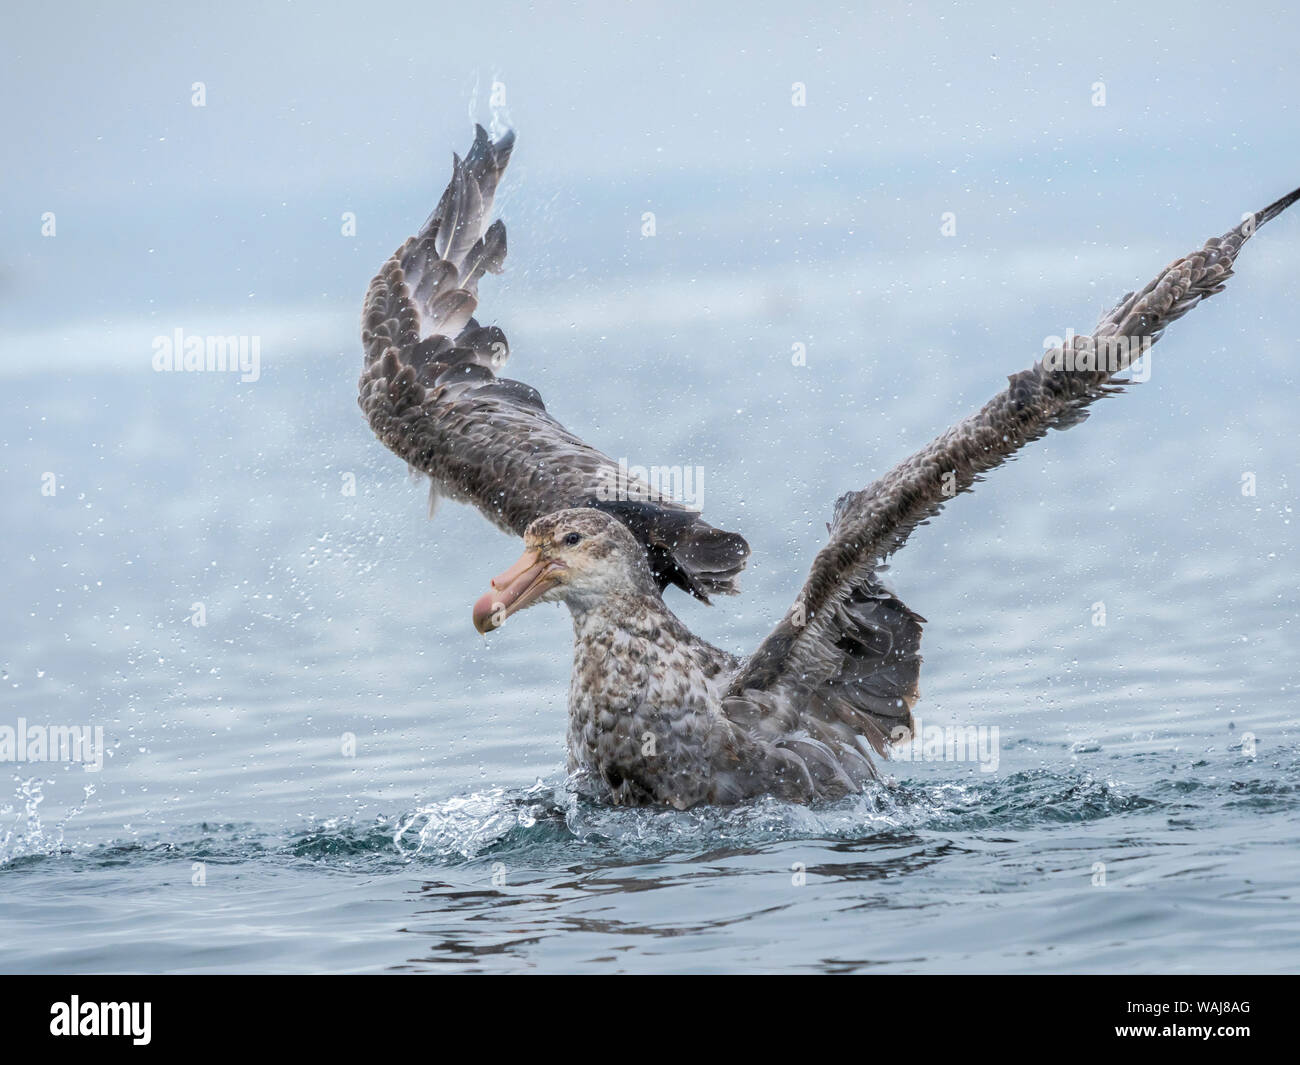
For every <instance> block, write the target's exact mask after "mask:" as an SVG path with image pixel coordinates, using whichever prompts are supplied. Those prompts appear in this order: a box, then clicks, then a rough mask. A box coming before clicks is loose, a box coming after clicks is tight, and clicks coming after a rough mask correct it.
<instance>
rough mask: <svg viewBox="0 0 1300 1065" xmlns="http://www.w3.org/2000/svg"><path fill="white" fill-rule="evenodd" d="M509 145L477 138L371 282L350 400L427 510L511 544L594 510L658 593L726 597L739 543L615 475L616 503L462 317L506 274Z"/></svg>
mask: <svg viewBox="0 0 1300 1065" xmlns="http://www.w3.org/2000/svg"><path fill="white" fill-rule="evenodd" d="M513 147H514V135H513V134H511V133H508V134H506V136H504V137H503V138H502V139H501V140H499V141H497V142H496V143H495V144H494V143H492V141H490V140H489V139H488V136H487V134H486V133H485V132H484V130H483V128H482V127H481V126H480V127H478V128H477V131H476V135H475V138H474V145H473V147H472V148H471V149H470V151H469V153H468V154H467V155H466V156H465V158H464V159H463V160H462V159H460V158H459V157H456V159H455V162H454V164H453V168H452V178H451V182H450V184H449V185H448V186H447V190H446V191H445V192H444V193H443V194H442V198H441V199H440V200H439V202H438V206H437V208H436V209H435V210H434V212H433V214H432V215H430V216H429V219H428V221H427V222H425V224H424V226H423V228H422V229H421V230H420V232H419V233H417V234H416V235H415V236H414V237H411V238H410V239H409V240H407V241H406V242H405V243H404V244H403V245H402V246H401V247H400V248H398V250H397V251H396V252H395V253H394V254H393V256H392V257H391V258H390V259H389V260H388V261H387V262H386V263H385V264H384V265H383V267H382V268H381V269H380V271H379V273H378V274H376V275H375V278H374V280H373V281H371V283H370V289H369V291H368V292H367V294H366V302H365V310H364V313H363V317H362V334H361V336H362V342H363V344H364V345H365V363H364V366H363V368H362V371H361V380H360V383H359V395H358V399H357V402H358V403H359V404H360V406H361V409H362V411H363V412H364V413H365V415H366V419H367V421H368V422H369V423H370V427H371V428H372V429H373V430H374V432H375V435H376V436H378V437H379V439H380V440H381V441H383V443H384V444H385V445H386V446H387V447H388V448H389V449H390V450H391V451H393V452H394V453H395V454H397V455H399V456H400V457H401V458H403V459H405V460H406V462H407V463H409V464H410V465H411V467H412V468H414V469H418V470H420V471H421V472H423V473H426V474H428V476H429V478H430V481H431V493H432V494H431V501H432V500H433V499H435V498H436V497H439V496H446V497H447V498H450V499H454V500H458V501H460V502H465V503H470V504H472V505H474V506H475V507H477V508H478V509H479V510H480V511H481V512H482V513H483V514H484V515H485V516H486V517H487V518H488V519H489V520H491V521H492V522H494V523H495V524H496V525H497V526H499V527H500V528H502V529H504V530H506V531H508V532H513V533H516V534H520V535H521V534H522V533H523V531H524V529H525V528H526V527H527V526H528V524H529V523H530V522H531V521H533V520H534V519H535V518H539V517H541V516H542V515H544V514H549V513H552V512H553V511H556V510H563V509H566V508H568V507H577V506H598V507H602V508H603V509H607V510H609V511H610V512H611V513H613V514H614V515H615V516H616V517H618V518H619V519H620V520H622V521H623V522H624V523H625V524H627V525H628V527H629V528H631V529H632V531H633V532H634V533H635V534H636V536H637V537H638V539H640V540H641V542H642V544H644V545H645V547H646V552H647V556H648V557H649V559H650V563H651V568H652V569H653V570H654V572H655V574H656V576H657V578H658V580H659V582H660V587H661V589H662V588H663V587H664V586H666V585H667V584H676V585H677V586H678V587H681V588H683V589H685V590H686V591H688V592H690V593H691V594H693V595H695V596H696V597H697V598H700V599H703V600H704V601H705V602H707V601H708V596H709V595H711V594H714V593H731V592H735V591H736V590H737V587H736V578H737V576H738V574H739V573H740V571H741V569H742V568H743V567H744V565H745V560H746V558H747V557H748V555H749V545H748V544H747V543H746V542H745V540H744V538H743V537H741V536H738V535H737V534H735V533H728V532H723V531H722V530H719V529H715V528H713V526H711V525H709V524H708V523H706V522H704V521H703V520H701V519H700V517H699V516H698V514H697V513H696V512H695V511H693V510H691V509H689V508H687V507H685V506H682V505H681V504H679V503H676V502H674V501H672V500H669V499H662V498H656V499H651V498H650V486H648V485H644V484H642V483H641V482H633V484H631V485H627V481H626V476H625V477H624V480H623V485H624V486H625V487H626V488H628V489H629V491H627V492H626V494H627V495H629V496H631V497H632V498H630V499H625V500H620V499H618V498H617V496H616V495H615V494H614V493H612V492H611V487H617V486H618V485H619V481H618V475H619V466H618V464H617V463H615V462H614V461H613V460H611V459H610V458H608V457H607V456H605V455H603V454H602V453H601V452H599V451H597V450H596V449H595V448H593V447H590V446H589V445H587V444H585V443H583V442H582V441H581V440H580V439H578V437H576V436H574V435H573V434H572V433H570V432H569V431H568V430H567V429H565V428H564V426H562V425H561V424H560V423H559V422H557V421H556V420H555V419H554V418H552V417H551V416H550V415H549V414H548V413H547V411H546V407H545V405H544V404H543V402H542V399H541V396H539V395H538V394H537V392H536V391H535V390H534V389H532V388H530V387H529V386H528V385H525V384H523V383H521V382H519V381H512V380H509V379H507V378H501V377H498V376H497V371H498V370H499V369H500V368H501V367H502V365H504V363H505V361H506V359H507V358H508V357H509V353H510V349H509V345H508V343H507V341H506V337H505V334H504V333H503V332H502V331H501V330H500V329H498V328H497V327H496V326H481V325H480V324H479V323H478V321H477V320H476V319H475V318H474V317H473V315H474V311H475V309H476V308H477V305H478V283H479V281H480V280H481V278H482V277H483V275H484V273H500V272H501V270H502V268H503V266H504V263H505V255H506V231H505V226H504V224H503V223H501V222H500V221H497V222H493V223H492V224H491V225H487V220H488V217H489V216H490V214H491V210H492V201H493V197H494V195H495V192H496V188H497V185H498V183H499V182H500V180H501V175H502V173H503V172H504V170H505V167H506V163H507V162H508V161H509V158H510V153H511V151H512V149H513Z"/></svg>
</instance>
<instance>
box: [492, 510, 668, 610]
mask: <svg viewBox="0 0 1300 1065" xmlns="http://www.w3.org/2000/svg"><path fill="white" fill-rule="evenodd" d="M628 593H633V594H638V593H639V594H656V593H657V587H656V585H655V582H654V578H653V577H651V575H650V567H649V565H648V564H647V562H646V558H645V551H644V550H643V548H642V547H641V545H640V544H639V543H638V542H637V539H636V537H634V536H633V535H632V534H631V533H630V532H629V531H628V529H627V526H625V525H624V524H623V523H622V522H620V521H619V520H618V519H617V518H612V517H610V516H609V515H608V514H604V513H602V512H601V511H599V510H592V509H589V508H586V507H581V508H575V509H573V510H560V511H556V512H555V513H554V514H547V515H546V516H545V517H542V518H538V519H537V520H536V521H534V522H533V523H532V524H531V525H529V526H528V528H527V529H525V530H524V553H523V556H522V557H521V558H520V559H519V561H518V562H516V563H515V564H514V565H513V566H511V567H510V568H509V569H508V570H506V571H505V572H504V573H502V574H500V575H499V576H497V577H494V578H492V591H490V592H488V593H487V594H486V595H484V596H483V597H482V598H480V599H479V601H478V602H477V603H475V604H474V627H475V628H476V629H478V631H479V632H484V633H486V632H491V631H492V630H493V629H495V628H499V627H500V626H501V624H502V623H503V622H504V621H505V620H506V618H508V617H509V616H510V615H511V614H515V613H517V612H518V611H520V610H523V609H524V608H525V607H530V606H532V605H533V604H534V603H554V602H560V601H562V602H565V603H568V604H569V606H570V607H574V608H578V609H590V607H591V606H593V605H594V604H595V603H596V602H597V601H599V600H601V599H604V598H607V597H609V596H612V595H626V594H628Z"/></svg>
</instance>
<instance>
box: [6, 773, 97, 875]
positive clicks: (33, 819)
mask: <svg viewBox="0 0 1300 1065" xmlns="http://www.w3.org/2000/svg"><path fill="white" fill-rule="evenodd" d="M82 791H83V795H82V800H81V803H80V804H79V805H77V806H75V807H73V808H72V809H71V810H69V811H68V813H67V816H66V817H64V819H63V820H62V821H61V822H60V823H59V824H57V825H54V826H51V827H48V828H47V827H46V826H44V825H42V823H41V803H43V802H44V801H45V794H44V792H43V790H42V788H41V780H40V778H39V777H29V778H27V779H26V780H23V779H20V780H19V781H18V802H19V803H20V804H21V806H22V809H21V811H20V810H19V808H18V806H17V805H15V804H14V803H9V804H7V805H5V806H3V807H0V818H2V819H4V820H5V821H8V820H9V819H10V818H15V819H16V820H15V823H14V824H12V825H10V827H8V828H6V829H5V833H4V836H3V837H0V867H3V866H6V865H9V864H11V863H12V862H16V861H18V860H19V859H22V858H32V857H49V856H52V855H56V854H61V853H63V852H64V850H65V849H66V848H65V845H64V831H65V829H66V828H67V826H68V822H70V821H71V820H72V819H73V818H74V817H76V816H77V815H78V814H80V813H81V812H82V811H84V810H85V809H86V805H87V804H88V803H89V802H90V798H91V796H92V795H94V794H95V785H93V784H87V785H85V787H84V788H83V789H82Z"/></svg>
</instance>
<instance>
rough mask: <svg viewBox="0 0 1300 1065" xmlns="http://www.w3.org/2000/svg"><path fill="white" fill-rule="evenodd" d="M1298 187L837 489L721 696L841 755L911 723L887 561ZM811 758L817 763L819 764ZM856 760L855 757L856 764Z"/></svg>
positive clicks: (1170, 316) (1143, 344) (1127, 354)
mask: <svg viewBox="0 0 1300 1065" xmlns="http://www.w3.org/2000/svg"><path fill="white" fill-rule="evenodd" d="M1297 199H1300V189H1297V190H1296V191H1295V192H1292V193H1291V194H1290V195H1289V196H1285V197H1283V198H1282V199H1280V200H1278V201H1277V202H1276V203H1274V204H1272V205H1271V206H1269V207H1266V208H1265V209H1264V210H1262V211H1259V212H1257V213H1256V214H1254V215H1252V216H1250V217H1249V218H1248V219H1246V221H1244V222H1243V223H1242V224H1241V225H1240V226H1238V227H1237V228H1235V229H1233V230H1230V231H1229V232H1228V233H1226V234H1224V235H1223V236H1222V237H1213V238H1211V239H1210V240H1208V241H1207V242H1206V244H1205V246H1204V247H1203V248H1201V249H1200V250H1199V251H1195V252H1192V253H1191V254H1190V255H1186V256H1184V257H1183V258H1181V259H1178V260H1176V261H1175V262H1173V263H1171V264H1170V265H1169V266H1167V267H1166V268H1165V269H1164V270H1163V271H1161V273H1160V275H1159V276H1158V277H1157V278H1156V279H1155V280H1154V281H1152V282H1151V283H1150V284H1149V285H1147V287H1146V288H1144V289H1143V290H1142V291H1141V292H1137V293H1132V292H1130V293H1129V294H1128V295H1126V296H1125V297H1124V298H1123V299H1122V300H1121V301H1120V302H1119V304H1118V305H1117V306H1116V307H1115V308H1114V309H1113V310H1111V311H1110V312H1109V313H1108V314H1106V315H1105V316H1104V317H1103V318H1102V320H1101V322H1100V323H1099V324H1098V326H1097V330H1096V332H1095V333H1094V334H1093V336H1092V337H1076V338H1073V341H1072V343H1071V345H1070V347H1069V349H1068V350H1063V349H1061V348H1058V349H1056V350H1054V351H1051V352H1049V353H1048V354H1047V356H1046V357H1045V358H1044V359H1043V361H1042V362H1040V363H1036V364H1035V365H1034V366H1032V367H1031V368H1030V369H1028V370H1025V371H1023V372H1021V373H1018V374H1015V375H1014V376H1012V377H1010V378H1009V379H1008V380H1009V382H1010V383H1009V385H1008V387H1007V389H1006V390H1005V391H1004V392H1001V393H999V394H998V395H997V396H995V397H994V398H993V399H992V400H990V401H989V402H988V403H987V404H985V406H984V407H983V408H982V409H981V410H979V411H977V412H976V413H975V414H972V415H971V416H970V417H968V418H966V419H965V420H963V421H961V422H958V423H957V424H956V425H954V426H953V427H952V428H951V429H949V430H948V431H947V432H946V433H944V434H943V435H942V436H940V437H938V438H937V439H936V440H934V441H933V442H931V443H930V444H929V445H928V446H927V447H925V448H923V449H922V450H920V451H918V452H917V453H916V454H914V455H912V456H911V457H910V458H908V459H905V460H904V461H903V462H901V463H899V464H898V465H897V466H895V467H894V468H893V469H892V470H890V471H889V472H888V473H887V474H885V476H883V477H881V478H880V479H879V480H878V481H876V482H875V483H874V484H872V485H870V486H869V487H868V488H866V489H864V490H863V491H860V492H850V493H848V494H847V495H844V496H842V497H841V498H840V499H839V501H838V502H837V503H836V504H835V512H834V516H833V518H832V521H831V523H830V525H829V527H828V528H829V532H830V539H829V542H828V543H827V544H826V546H825V547H824V548H822V550H821V552H820V553H819V554H818V555H817V558H816V559H815V560H814V562H813V565H812V571H811V572H810V573H809V575H808V580H807V581H806V582H805V584H804V586H803V589H802V591H801V592H800V593H799V598H798V600H797V601H796V602H795V605H794V607H793V608H792V609H791V611H790V613H789V614H788V615H787V616H786V617H785V618H784V619H783V620H782V621H781V623H780V624H779V625H778V626H777V627H776V629H775V630H774V631H773V632H772V633H771V634H770V635H769V636H768V637H767V639H766V640H764V641H763V643H762V645H761V646H760V647H759V648H758V650H757V651H756V652H755V653H754V654H753V655H752V656H751V657H750V658H749V659H747V660H746V662H745V663H744V664H743V665H742V667H741V668H740V670H739V671H738V672H737V674H736V676H735V678H734V680H733V682H732V684H731V686H730V688H729V691H728V694H727V696H726V698H725V699H724V707H726V710H727V713H728V715H729V716H730V717H731V718H732V719H733V720H736V721H738V722H743V723H744V724H745V726H746V727H747V728H749V729H751V730H755V731H757V732H758V733H759V734H760V735H762V734H767V735H770V736H772V737H774V738H775V737H779V736H782V735H787V736H788V735H791V734H793V735H796V736H803V737H804V740H803V742H804V744H805V746H808V745H809V744H812V745H816V744H823V743H824V744H826V745H828V746H830V747H832V748H834V749H835V751H836V753H837V754H839V753H841V752H842V751H844V750H848V751H849V752H850V753H853V752H856V751H857V750H858V748H857V745H856V738H858V737H861V738H863V739H865V740H866V741H867V742H868V743H870V745H871V746H872V747H873V748H875V750H876V751H878V752H880V753H881V754H884V753H886V749H887V746H888V744H889V742H890V741H891V740H897V739H902V738H906V736H908V735H910V734H911V731H912V706H913V704H914V703H915V702H916V699H917V695H918V691H917V678H918V676H919V674H920V668H921V654H920V642H921V623H922V622H923V621H924V619H923V618H922V617H920V616H919V615H918V614H916V613H914V612H913V611H911V610H909V609H908V608H907V607H906V606H904V605H903V604H902V603H901V602H900V601H899V600H898V599H897V598H896V597H895V596H893V595H892V594H891V593H889V592H888V591H886V590H885V589H884V588H883V587H882V586H881V583H880V569H881V567H882V565H883V564H884V562H885V560H886V559H887V558H888V557H889V556H890V555H891V554H893V553H894V552H895V551H897V550H898V549H899V548H900V547H902V546H903V544H904V542H905V541H906V540H907V538H908V536H909V535H910V534H911V532H912V530H913V529H915V528H916V527H917V526H918V525H920V524H923V523H924V522H926V521H928V520H929V519H930V518H932V517H934V515H935V514H937V513H938V512H939V510H940V509H941V508H942V507H943V505H944V504H945V503H946V502H948V501H949V500H950V499H951V498H952V497H953V496H955V495H956V494H957V493H959V492H966V491H969V490H970V489H971V488H972V487H973V486H974V485H975V484H976V483H977V482H978V481H980V480H981V479H982V475H983V474H985V473H987V472H988V471H990V470H992V469H994V468H996V467H997V466H1000V465H1002V463H1004V462H1006V461H1007V460H1009V459H1010V458H1012V456H1014V455H1015V453H1016V452H1017V451H1019V450H1020V449H1021V448H1022V447H1024V446H1025V445H1026V444H1028V443H1029V442H1030V441H1033V440H1037V439H1038V438H1039V437H1041V436H1043V435H1044V434H1045V433H1046V432H1047V431H1048V430H1049V429H1066V428H1069V427H1070V426H1072V425H1077V424H1078V423H1079V422H1081V421H1083V420H1084V419H1085V418H1086V417H1087V416H1088V411H1087V409H1086V408H1087V407H1088V405H1089V404H1091V403H1092V402H1094V401H1095V400H1097V399H1100V398H1101V397H1103V396H1107V395H1112V394H1115V393H1117V392H1120V391H1122V389H1123V384H1124V381H1123V380H1121V379H1117V378H1116V374H1117V373H1120V372H1122V371H1124V370H1126V369H1127V368H1128V366H1129V364H1130V363H1131V362H1132V361H1134V360H1135V359H1136V358H1137V357H1138V355H1140V354H1141V353H1142V352H1143V351H1144V350H1146V348H1148V347H1149V346H1150V345H1151V344H1152V343H1154V342H1155V341H1156V340H1158V339H1159V338H1160V336H1161V334H1162V333H1163V332H1164V330H1165V327H1166V326H1168V325H1169V324H1170V323H1171V322H1174V321H1176V320H1177V319H1179V318H1181V317H1182V316H1183V315H1184V314H1186V313H1187V312H1188V311H1190V310H1191V309H1192V308H1193V307H1195V306H1196V305H1197V304H1198V303H1200V302H1201V300H1203V299H1206V298H1208V297H1209V296H1212V295H1214V294H1215V293H1216V292H1221V291H1222V290H1223V287H1224V284H1225V282H1226V281H1227V280H1228V278H1229V277H1231V276H1232V269H1233V264H1234V262H1235V261H1236V258H1237V255H1238V253H1239V252H1240V251H1241V249H1242V246H1243V245H1244V244H1245V243H1246V241H1247V240H1249V239H1250V237H1251V235H1252V234H1253V233H1254V232H1255V230H1257V229H1258V228H1259V227H1260V226H1261V225H1263V224H1264V223H1265V222H1267V221H1269V220H1270V219H1272V218H1274V217H1276V216H1277V215H1278V214H1280V213H1281V212H1282V211H1283V210H1285V209H1286V208H1287V207H1289V206H1290V205H1291V204H1292V203H1294V202H1295V201H1296V200H1297ZM900 730H901V731H900ZM786 745H787V746H788V744H786ZM800 753H801V754H804V755H805V761H808V759H807V757H806V755H807V753H808V752H807V751H801V752H800ZM814 753H815V751H814ZM822 761H824V760H822ZM840 762H841V765H844V764H845V762H844V759H843V758H841V759H840ZM808 764H809V767H810V769H813V770H814V771H816V769H817V766H818V764H820V763H818V762H817V761H816V760H813V761H809V762H808ZM854 765H856V761H855V760H853V759H852V758H850V759H849V760H848V763H847V766H848V768H849V769H850V771H851V770H852V767H853V766H854ZM827 771H828V772H833V771H834V767H833V766H832V768H831V769H830V770H827Z"/></svg>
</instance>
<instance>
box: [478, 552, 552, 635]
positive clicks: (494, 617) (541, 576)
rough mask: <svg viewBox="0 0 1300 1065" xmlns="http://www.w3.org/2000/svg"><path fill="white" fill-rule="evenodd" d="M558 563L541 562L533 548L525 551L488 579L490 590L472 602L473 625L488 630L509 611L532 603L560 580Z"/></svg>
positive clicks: (510, 612) (497, 625)
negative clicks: (514, 561) (490, 584)
mask: <svg viewBox="0 0 1300 1065" xmlns="http://www.w3.org/2000/svg"><path fill="white" fill-rule="evenodd" d="M563 569H564V564H563V563H562V562H556V561H550V562H547V561H544V560H543V559H542V557H541V555H540V554H539V553H538V552H537V551H525V552H524V553H523V555H522V556H521V557H520V559H519V561H518V562H516V563H515V564H514V565H513V566H511V567H510V568H509V569H508V570H506V571H505V573H502V574H500V575H498V576H496V577H493V578H492V589H493V590H492V591H490V592H488V593H487V595H485V596H483V597H482V598H480V599H479V601H478V602H477V603H475V604H474V628H476V629H478V631H479V632H483V633H488V632H491V631H492V630H493V629H495V628H499V627H500V625H501V623H502V622H503V621H505V619H506V618H508V617H509V616H510V615H511V614H513V613H515V612H516V611H519V610H523V609H524V607H526V606H528V605H529V604H530V603H535V602H536V601H537V600H538V599H539V598H540V597H541V596H543V595H544V594H546V592H548V591H550V590H551V589H552V588H554V587H555V586H556V585H557V584H559V583H560V578H559V574H560V571H562V570H563Z"/></svg>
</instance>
